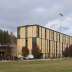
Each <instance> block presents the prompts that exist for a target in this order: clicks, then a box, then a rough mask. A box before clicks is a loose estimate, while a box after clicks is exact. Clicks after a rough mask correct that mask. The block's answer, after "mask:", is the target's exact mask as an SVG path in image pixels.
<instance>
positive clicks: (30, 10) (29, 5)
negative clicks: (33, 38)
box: [0, 0, 72, 33]
mask: <svg viewBox="0 0 72 72" xmlns="http://www.w3.org/2000/svg"><path fill="white" fill-rule="evenodd" d="M71 7H72V0H0V28H2V26H1V24H3V25H5V24H6V26H5V27H4V29H8V30H9V31H12V32H14V33H15V32H16V30H17V29H16V28H17V26H19V25H27V24H39V25H42V26H44V25H45V24H47V22H50V23H51V21H52V23H53V22H55V21H56V22H55V23H59V22H60V21H59V20H60V18H59V16H58V15H57V14H58V13H59V12H63V13H64V15H65V16H66V18H67V17H69V16H71V13H72V8H71ZM68 21H69V20H67V22H68ZM65 22H66V19H65ZM69 22H70V21H69ZM64 29H67V28H64Z"/></svg>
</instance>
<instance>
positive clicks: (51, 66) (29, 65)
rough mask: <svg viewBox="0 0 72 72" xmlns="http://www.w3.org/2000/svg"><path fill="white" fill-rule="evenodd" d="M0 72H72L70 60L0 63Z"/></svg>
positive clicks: (71, 61) (71, 60)
mask: <svg viewBox="0 0 72 72" xmlns="http://www.w3.org/2000/svg"><path fill="white" fill-rule="evenodd" d="M0 72H72V59H66V60H65V59H62V60H59V59H57V60H46V61H17V62H0Z"/></svg>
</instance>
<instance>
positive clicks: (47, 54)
mask: <svg viewBox="0 0 72 72" xmlns="http://www.w3.org/2000/svg"><path fill="white" fill-rule="evenodd" d="M70 45H71V44H70V42H65V41H63V42H61V41H54V40H49V39H44V38H36V37H32V38H24V39H18V40H17V56H19V55H23V56H26V55H25V54H33V55H34V57H39V58H57V57H63V52H64V51H65V49H66V48H68V47H69V46H70Z"/></svg>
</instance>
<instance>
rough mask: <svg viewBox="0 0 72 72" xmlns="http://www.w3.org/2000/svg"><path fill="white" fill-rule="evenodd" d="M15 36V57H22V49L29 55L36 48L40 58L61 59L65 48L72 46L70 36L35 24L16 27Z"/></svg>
mask: <svg viewBox="0 0 72 72" xmlns="http://www.w3.org/2000/svg"><path fill="white" fill-rule="evenodd" d="M17 34H18V39H17V56H18V55H22V48H23V47H26V48H28V50H29V53H30V54H31V53H32V49H34V48H36V46H37V48H38V49H39V50H40V51H41V54H42V56H41V57H42V58H52V57H63V51H64V50H65V48H66V47H69V46H70V45H71V44H72V37H71V36H69V35H66V34H63V33H60V32H57V31H54V30H51V29H49V28H46V27H43V26H40V25H36V24H35V25H26V26H20V27H18V29H17ZM34 45H35V46H34Z"/></svg>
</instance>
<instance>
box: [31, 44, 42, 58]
mask: <svg viewBox="0 0 72 72" xmlns="http://www.w3.org/2000/svg"><path fill="white" fill-rule="evenodd" d="M32 54H33V55H34V58H41V57H42V53H41V50H40V49H39V47H38V46H37V44H33V48H32Z"/></svg>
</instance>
